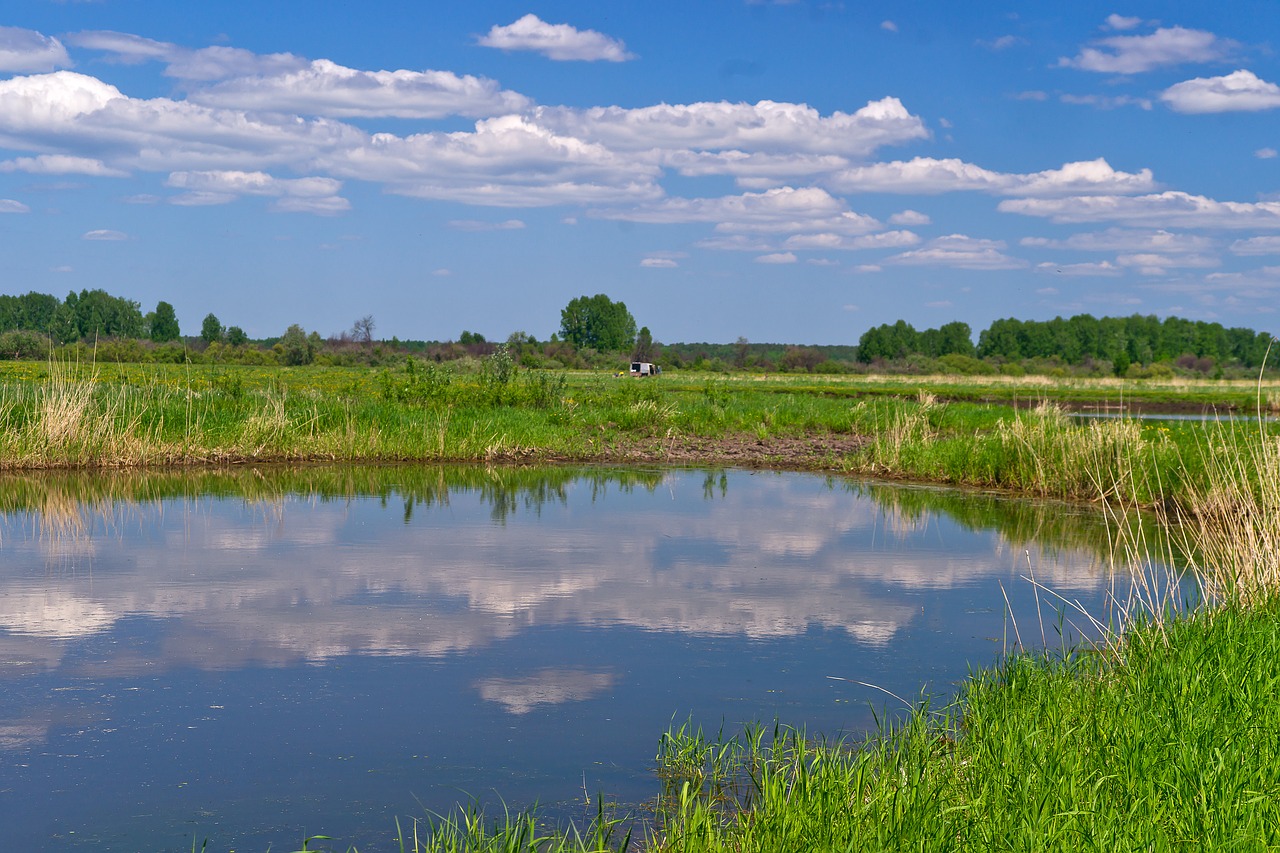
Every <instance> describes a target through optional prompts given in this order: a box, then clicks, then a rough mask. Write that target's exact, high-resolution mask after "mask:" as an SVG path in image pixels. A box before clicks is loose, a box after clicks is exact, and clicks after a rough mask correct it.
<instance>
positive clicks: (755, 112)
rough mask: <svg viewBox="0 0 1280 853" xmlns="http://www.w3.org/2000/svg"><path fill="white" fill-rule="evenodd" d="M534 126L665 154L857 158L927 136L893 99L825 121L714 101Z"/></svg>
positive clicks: (587, 114) (806, 109)
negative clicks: (725, 152) (708, 152)
mask: <svg viewBox="0 0 1280 853" xmlns="http://www.w3.org/2000/svg"><path fill="white" fill-rule="evenodd" d="M533 121H535V122H536V123H537V124H538V125H540V126H543V127H546V128H549V129H550V130H552V131H554V132H556V133H561V134H565V135H568V136H573V137H575V138H578V139H583V140H588V141H592V142H599V143H601V144H604V145H608V146H609V147H610V148H612V149H614V150H618V151H648V150H651V149H653V148H664V149H673V150H680V149H697V150H737V151H747V152H751V151H764V152H773V153H780V154H787V155H795V154H818V155H823V156H829V155H839V156H846V157H863V156H866V155H868V154H871V153H872V152H873V151H875V150H876V149H877V148H880V147H881V146H884V145H896V144H900V143H903V142H910V141H912V140H916V139H924V138H926V137H927V136H928V135H929V132H928V130H927V129H926V128H925V125H924V122H923V121H921V120H920V118H919V117H917V116H914V115H912V114H911V113H910V112H908V111H907V108H906V107H904V106H903V105H902V102H901V101H899V100H898V99H897V98H883V99H881V100H878V101H870V102H868V103H867V105H866V106H864V107H862V108H861V109H858V110H856V111H855V112H852V113H844V112H839V111H837V112H833V113H831V115H829V116H825V117H824V116H822V115H821V114H820V113H819V112H818V111H817V110H815V109H814V108H812V107H810V106H808V105H807V104H792V103H782V102H778V101H760V102H758V103H755V104H745V103H729V102H727V101H714V102H702V103H694V104H658V105H656V106H652V107H639V108H636V109H625V108H623V107H617V106H612V107H591V108H589V109H575V108H571V107H538V108H537V109H536V110H534V112H533Z"/></svg>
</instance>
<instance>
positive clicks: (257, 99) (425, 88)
mask: <svg viewBox="0 0 1280 853" xmlns="http://www.w3.org/2000/svg"><path fill="white" fill-rule="evenodd" d="M191 100H192V101H194V102H196V103H200V104H206V105H209V106H216V107H228V108H233V109H245V110H273V111H280V112H294V113H300V114H303V115H323V116H334V117H338V118H356V117H373V116H388V117H391V118H417V119H429V118H441V117H444V116H450V115H461V116H471V117H482V116H490V115H501V114H504V113H511V112H519V111H521V110H523V109H526V108H527V107H528V106H529V105H530V102H529V99H528V98H526V97H524V96H523V95H520V94H517V93H515V92H510V91H507V90H505V89H502V88H501V87H500V86H499V85H498V84H497V83H496V82H495V81H493V80H489V79H486V78H483V77H473V76H471V75H469V74H468V75H458V74H454V73H452V72H449V71H358V70H356V69H354V68H346V67H344V66H341V65H338V64H337V63H336V62H330V61H329V60H325V59H320V60H316V61H314V62H311V63H308V64H307V65H306V66H304V67H302V68H296V69H288V70H285V71H283V72H281V73H278V74H273V75H259V76H252V77H238V78H236V79H232V80H227V81H225V82H222V83H218V84H216V85H214V86H211V87H209V88H207V89H201V90H197V91H195V92H193V93H192V94H191Z"/></svg>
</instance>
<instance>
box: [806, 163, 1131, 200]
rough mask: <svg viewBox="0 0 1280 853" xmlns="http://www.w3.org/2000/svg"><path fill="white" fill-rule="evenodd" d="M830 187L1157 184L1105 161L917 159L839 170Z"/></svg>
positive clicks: (1030, 191) (1028, 190) (1118, 189)
mask: <svg viewBox="0 0 1280 853" xmlns="http://www.w3.org/2000/svg"><path fill="white" fill-rule="evenodd" d="M830 185H831V186H832V187H834V188H836V189H839V190H843V191H845V192H898V193H943V192H952V191H957V190H976V191H980V192H989V193H996V194H1001V195H1036V196H1058V195H1079V194H1082V193H1100V194H1113V193H1138V192H1149V191H1150V190H1152V189H1153V188H1154V187H1155V181H1154V179H1153V177H1152V174H1151V170H1150V169H1142V170H1141V171H1139V172H1136V173H1129V172H1118V171H1116V170H1115V169H1113V168H1112V167H1111V165H1110V164H1109V163H1108V162H1107V161H1106V160H1104V159H1102V158H1098V159H1097V160H1087V161H1082V162H1077V163H1066V164H1064V165H1063V166H1062V167H1061V168H1059V169H1048V170H1045V171H1043V172H1032V173H1029V174H1012V173H1003V172H993V171H991V170H990V169H984V168H982V167H981V166H975V165H974V164H972V163H966V162H964V161H963V160H958V159H954V158H949V159H945V160H936V159H933V158H931V157H916V158H914V159H912V160H909V161H905V162H904V161H901V160H895V161H893V162H889V163H873V164H870V165H867V166H858V167H855V168H852V169H846V170H844V171H842V172H838V173H837V174H836V175H834V176H833V177H832V178H831V179H830Z"/></svg>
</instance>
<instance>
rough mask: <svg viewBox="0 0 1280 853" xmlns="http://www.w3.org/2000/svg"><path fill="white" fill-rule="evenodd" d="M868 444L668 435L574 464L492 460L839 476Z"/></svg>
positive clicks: (831, 437)
mask: <svg viewBox="0 0 1280 853" xmlns="http://www.w3.org/2000/svg"><path fill="white" fill-rule="evenodd" d="M869 441H870V439H869V438H868V437H867V436H863V435H847V434H845V435H838V434H833V433H815V434H812V435H803V436H770V437H768V438H764V439H762V438H759V437H758V436H755V435H752V434H749V433H743V434H735V435H725V436H719V437H715V438H709V437H706V436H696V435H689V436H669V437H664V438H651V439H637V440H634V441H630V442H625V443H623V442H613V443H609V444H602V445H601V446H600V447H599V449H598V450H596V451H594V452H592V451H588V452H587V453H585V454H583V455H581V456H578V457H576V458H574V459H565V458H562V457H556V458H549V457H547V456H546V455H544V454H540V453H539V452H538V451H536V450H535V451H532V452H529V453H516V454H511V455H510V456H509V457H500V458H499V459H495V460H493V461H500V460H501V459H503V458H505V459H509V460H510V461H517V460H518V461H526V462H532V461H538V460H544V461H548V462H560V461H564V462H569V461H574V462H618V463H627V464H653V465H680V466H704V465H720V466H728V467H733V468H777V469H787V470H795V471H843V470H846V466H845V465H844V464H843V463H842V460H843V459H844V457H846V456H848V455H849V454H851V453H854V452H856V451H858V450H860V449H861V448H863V447H864V446H866V444H867V443H868V442H869Z"/></svg>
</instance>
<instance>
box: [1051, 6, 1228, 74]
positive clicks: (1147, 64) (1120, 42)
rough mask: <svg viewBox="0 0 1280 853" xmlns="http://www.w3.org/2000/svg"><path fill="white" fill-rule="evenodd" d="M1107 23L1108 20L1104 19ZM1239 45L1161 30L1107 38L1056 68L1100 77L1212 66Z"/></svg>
mask: <svg viewBox="0 0 1280 853" xmlns="http://www.w3.org/2000/svg"><path fill="white" fill-rule="evenodd" d="M1108 20H1110V19H1108ZM1238 46H1239V45H1237V44H1236V42H1234V41H1231V40H1230V39H1224V38H1219V37H1218V36H1216V35H1214V34H1213V33H1210V32H1206V31H1204V30H1191V29H1187V28H1186V27H1161V28H1160V29H1157V30H1156V31H1155V32H1154V33H1151V34H1150V35H1145V36H1108V37H1107V38H1103V39H1098V40H1097V41H1096V42H1094V46H1091V47H1085V48H1082V49H1081V50H1080V53H1078V54H1077V55H1076V56H1075V57H1073V58H1067V57H1062V58H1061V59H1059V60H1058V65H1059V66H1060V67H1064V68H1078V69H1080V70H1082V71H1098V72H1102V73H1104V74H1138V73H1141V72H1144V71H1150V70H1152V69H1154V68H1162V67H1165V66H1170V65H1183V64H1185V63H1189V62H1215V61H1217V60H1220V59H1223V58H1225V57H1226V56H1228V55H1229V54H1230V53H1231V52H1232V51H1234V50H1235V49H1236V48H1237V47H1238Z"/></svg>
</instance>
